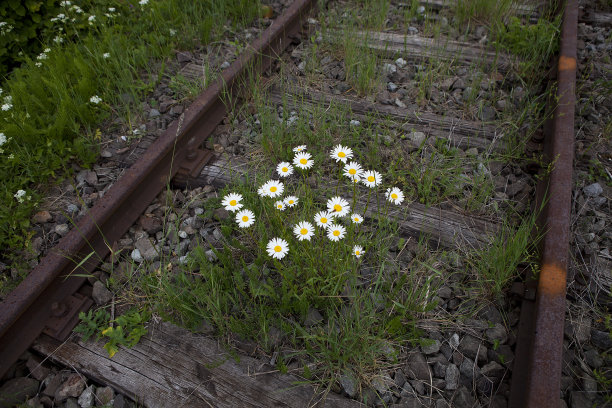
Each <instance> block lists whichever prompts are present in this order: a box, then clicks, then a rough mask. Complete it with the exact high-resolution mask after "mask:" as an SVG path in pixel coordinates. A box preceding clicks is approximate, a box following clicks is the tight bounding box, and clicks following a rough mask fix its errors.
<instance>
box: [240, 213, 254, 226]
mask: <svg viewBox="0 0 612 408" xmlns="http://www.w3.org/2000/svg"><path fill="white" fill-rule="evenodd" d="M236 222H237V223H238V226H239V227H240V228H248V227H250V226H251V225H253V223H254V222H255V214H254V213H253V211H251V210H246V209H245V210H242V211H239V212H238V213H237V214H236Z"/></svg>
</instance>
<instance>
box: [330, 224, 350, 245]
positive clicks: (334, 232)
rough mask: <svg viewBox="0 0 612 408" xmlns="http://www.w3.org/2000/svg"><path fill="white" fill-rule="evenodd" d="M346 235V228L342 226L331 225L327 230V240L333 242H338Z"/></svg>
mask: <svg viewBox="0 0 612 408" xmlns="http://www.w3.org/2000/svg"><path fill="white" fill-rule="evenodd" d="M344 235H346V228H344V227H343V226H342V225H338V224H332V225H330V226H329V228H328V229H327V238H329V239H330V240H332V241H334V242H338V241H340V240H341V239H342V238H344Z"/></svg>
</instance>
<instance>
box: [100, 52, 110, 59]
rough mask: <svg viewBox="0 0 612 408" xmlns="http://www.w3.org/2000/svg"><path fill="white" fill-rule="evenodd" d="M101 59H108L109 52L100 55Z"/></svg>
mask: <svg viewBox="0 0 612 408" xmlns="http://www.w3.org/2000/svg"><path fill="white" fill-rule="evenodd" d="M102 58H104V59H108V58H110V52H105V53H104V54H102Z"/></svg>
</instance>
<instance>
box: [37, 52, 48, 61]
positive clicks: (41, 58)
mask: <svg viewBox="0 0 612 408" xmlns="http://www.w3.org/2000/svg"><path fill="white" fill-rule="evenodd" d="M47 58H48V57H47V54H45V53H44V52H43V53H40V54H38V56H37V57H36V59H37V60H39V61H42V60H46V59H47Z"/></svg>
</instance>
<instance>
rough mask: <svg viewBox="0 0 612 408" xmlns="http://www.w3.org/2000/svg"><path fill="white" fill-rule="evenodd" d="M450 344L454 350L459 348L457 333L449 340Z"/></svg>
mask: <svg viewBox="0 0 612 408" xmlns="http://www.w3.org/2000/svg"><path fill="white" fill-rule="evenodd" d="M448 344H449V345H450V346H451V348H454V349H456V348H457V347H459V335H458V334H457V333H453V335H452V336H451V337H450V339H448Z"/></svg>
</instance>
